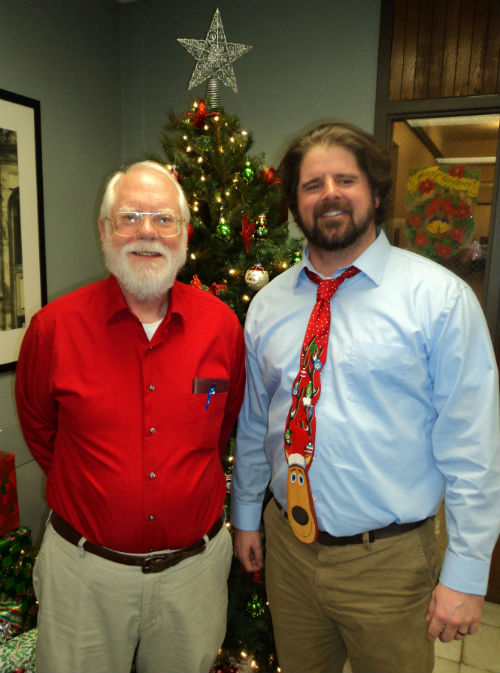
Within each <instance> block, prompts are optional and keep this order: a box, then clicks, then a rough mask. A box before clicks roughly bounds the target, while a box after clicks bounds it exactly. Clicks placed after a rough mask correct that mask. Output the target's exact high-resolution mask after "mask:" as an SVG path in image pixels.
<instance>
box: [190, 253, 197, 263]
mask: <svg viewBox="0 0 500 673" xmlns="http://www.w3.org/2000/svg"><path fill="white" fill-rule="evenodd" d="M189 257H190V259H192V260H193V262H194V260H195V259H196V255H195V254H194V252H192V253H191V254H190V255H189Z"/></svg>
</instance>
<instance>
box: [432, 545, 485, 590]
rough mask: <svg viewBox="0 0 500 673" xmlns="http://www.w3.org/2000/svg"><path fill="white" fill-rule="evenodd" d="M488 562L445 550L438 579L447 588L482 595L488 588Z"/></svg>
mask: <svg viewBox="0 0 500 673" xmlns="http://www.w3.org/2000/svg"><path fill="white" fill-rule="evenodd" d="M489 572H490V562H489V561H480V560H479V559H465V558H463V557H460V556H457V555H456V554H454V553H453V552H451V551H450V550H447V551H446V554H445V556H444V561H443V566H442V568H441V575H440V578H439V581H440V582H441V584H444V586H445V587H448V588H449V589H454V590H455V591H461V592H462V593H465V594H476V595H478V596H484V595H485V594H486V591H487V589H488V577H489Z"/></svg>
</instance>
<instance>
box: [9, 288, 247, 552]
mask: <svg viewBox="0 0 500 673" xmlns="http://www.w3.org/2000/svg"><path fill="white" fill-rule="evenodd" d="M244 378H245V374H244V342H243V335H242V329H241V327H240V324H239V322H238V320H237V318H236V316H235V315H234V313H233V312H232V311H231V310H230V309H229V308H228V307H227V306H226V304H224V303H223V302H222V301H220V300H219V299H217V298H215V297H213V296H212V295H210V294H207V293H205V292H203V291H202V290H198V289H195V288H193V287H190V286H187V285H183V284H182V283H179V282H177V281H176V282H175V284H174V286H173V288H172V290H171V292H170V299H169V308H168V312H167V315H166V316H165V318H164V320H163V321H162V323H161V324H160V326H159V328H158V329H157V331H156V333H155V335H154V337H153V338H152V340H151V341H148V338H147V337H146V334H145V332H144V329H143V327H142V325H141V323H140V322H139V320H138V319H137V318H136V317H135V316H134V315H133V314H132V313H131V311H130V309H129V308H128V306H127V304H126V302H125V299H124V297H123V295H122V293H121V290H120V287H119V285H118V283H117V281H116V279H115V278H114V277H113V276H111V277H110V278H108V279H107V280H104V281H100V282H98V283H94V284H92V285H89V286H87V287H84V288H82V289H80V290H77V291H76V292H72V293H70V294H68V295H66V296H65V297H62V298H60V299H57V300H55V301H53V302H52V303H50V304H48V305H47V306H45V307H44V308H43V309H42V310H41V311H39V312H38V313H37V314H36V315H35V316H34V318H33V320H32V322H31V324H30V326H29V328H28V330H27V333H26V336H25V338H24V341H23V344H22V348H21V353H20V356H19V361H18V367H17V376H16V397H17V406H18V413H19V420H20V423H21V428H22V430H23V433H24V437H25V439H26V442H27V443H28V446H29V448H30V450H31V452H32V454H33V456H34V457H35V458H36V460H37V461H38V463H39V464H40V465H41V467H42V468H43V470H44V471H45V472H46V473H47V502H48V505H49V507H51V508H52V509H53V510H54V511H55V512H57V513H58V514H59V515H60V516H62V517H63V519H65V520H66V521H67V522H68V523H69V524H70V525H71V526H73V527H74V528H75V529H76V530H77V531H78V532H80V533H81V534H82V535H83V536H84V537H86V538H87V539H89V540H91V541H92V542H95V543H97V544H100V545H104V546H106V547H110V548H112V549H115V550H119V551H123V552H131V553H146V552H149V551H151V550H153V549H155V550H156V549H177V548H180V547H185V546H187V545H189V544H191V543H193V542H194V541H195V540H197V539H199V538H200V537H202V536H203V535H204V534H205V533H206V532H207V530H208V529H209V528H210V526H211V525H212V524H213V523H214V522H215V521H216V519H217V518H218V517H219V516H220V515H221V513H222V509H223V502H224V496H225V489H226V485H225V475H224V471H223V469H222V466H221V457H222V455H223V452H224V450H225V448H226V445H227V442H228V439H229V436H230V433H231V429H232V427H233V425H234V423H235V420H236V417H237V414H238V411H239V408H240V405H241V401H242V397H243V389H244ZM214 382H215V392H214V391H213V390H212V392H210V389H212V388H213V385H212V384H213V383H214ZM194 391H199V392H194ZM209 393H210V394H209ZM207 400H209V401H208V404H207Z"/></svg>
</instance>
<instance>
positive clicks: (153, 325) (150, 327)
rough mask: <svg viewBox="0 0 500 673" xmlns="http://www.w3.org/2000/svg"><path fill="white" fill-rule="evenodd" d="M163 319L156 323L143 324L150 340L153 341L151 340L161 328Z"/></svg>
mask: <svg viewBox="0 0 500 673" xmlns="http://www.w3.org/2000/svg"><path fill="white" fill-rule="evenodd" d="M162 320H163V318H160V320H157V321H156V322H147V323H144V322H143V323H142V326H143V327H144V331H145V332H146V336H147V337H148V339H149V340H150V341H151V339H152V338H153V336H154V333H155V332H156V330H157V329H158V327H159V326H160V323H161V321H162Z"/></svg>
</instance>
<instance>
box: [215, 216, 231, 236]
mask: <svg viewBox="0 0 500 673" xmlns="http://www.w3.org/2000/svg"><path fill="white" fill-rule="evenodd" d="M215 233H216V234H217V236H218V237H219V238H220V239H222V240H223V241H227V240H229V238H230V237H231V227H230V226H229V225H228V224H227V222H226V220H225V219H224V218H223V217H221V218H220V220H219V224H218V225H217V229H216V230H215Z"/></svg>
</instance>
